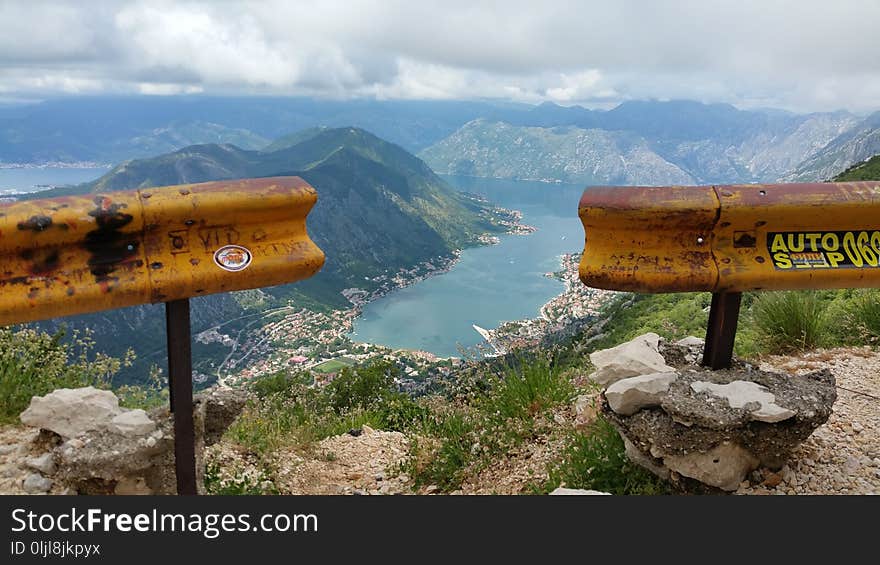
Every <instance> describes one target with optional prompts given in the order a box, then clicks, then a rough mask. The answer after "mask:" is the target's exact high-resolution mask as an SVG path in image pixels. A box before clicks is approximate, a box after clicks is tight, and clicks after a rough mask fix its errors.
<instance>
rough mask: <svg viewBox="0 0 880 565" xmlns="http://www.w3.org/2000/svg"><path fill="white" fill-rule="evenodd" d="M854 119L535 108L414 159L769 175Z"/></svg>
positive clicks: (732, 177)
mask: <svg viewBox="0 0 880 565" xmlns="http://www.w3.org/2000/svg"><path fill="white" fill-rule="evenodd" d="M566 121H567V122H568V123H564V122H566ZM857 123H858V120H857V118H855V117H854V116H852V115H851V114H849V113H846V112H835V113H820V114H807V115H796V114H790V113H787V112H780V111H765V110H761V111H744V110H738V109H736V108H734V107H733V106H730V105H726V104H700V103H698V102H691V101H672V102H652V101H649V102H626V103H624V104H621V105H620V106H618V107H616V108H614V109H613V110H609V111H607V112H603V111H595V110H586V109H584V108H577V107H575V108H561V107H559V106H555V105H552V104H542V105H541V106H537V107H535V108H534V109H533V110H532V111H530V112H520V113H518V114H517V115H516V116H515V117H514V118H511V119H506V120H494V121H488V120H480V121H475V122H470V123H468V124H466V125H464V126H462V128H460V129H459V130H458V131H456V132H455V133H453V134H452V135H450V136H449V137H447V138H446V139H444V140H442V141H440V142H438V143H436V144H434V145H433V146H431V147H429V148H427V149H425V150H424V151H423V152H422V153H421V155H422V157H424V158H425V160H426V161H427V162H428V163H429V164H430V165H431V166H432V167H434V168H435V170H437V171H441V172H450V173H458V174H472V175H475V176H492V177H500V178H536V179H543V180H560V181H572V182H586V183H590V184H600V183H601V184H604V183H611V184H638V183H650V184H667V183H675V182H683V183H690V182H706V183H711V182H757V181H775V180H777V179H778V178H780V177H781V176H783V175H785V174H787V173H789V172H790V171H792V170H793V169H794V168H795V167H796V166H798V164H800V163H802V162H803V161H805V160H807V159H809V158H811V157H813V156H814V155H816V154H817V153H818V152H819V151H820V150H821V149H822V148H823V147H825V146H826V145H827V144H828V143H829V142H831V141H832V140H834V139H835V138H837V137H838V136H839V135H841V134H842V133H845V132H847V131H848V130H849V129H850V128H852V127H854V126H855V124H857ZM571 126H574V127H571ZM560 127H562V128H563V129H560Z"/></svg>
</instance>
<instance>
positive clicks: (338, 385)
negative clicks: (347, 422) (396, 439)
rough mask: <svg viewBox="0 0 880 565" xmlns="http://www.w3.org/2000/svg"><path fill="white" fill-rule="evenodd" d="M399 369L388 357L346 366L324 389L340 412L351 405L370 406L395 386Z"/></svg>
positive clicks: (331, 403)
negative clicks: (369, 363)
mask: <svg viewBox="0 0 880 565" xmlns="http://www.w3.org/2000/svg"><path fill="white" fill-rule="evenodd" d="M399 373H400V371H399V369H398V368H397V366H396V365H393V364H391V363H388V362H385V361H381V362H377V363H373V364H371V365H367V366H365V367H358V368H356V369H353V368H345V369H342V371H340V372H339V374H338V375H337V376H336V378H334V379H333V381H331V382H330V384H328V385H327V386H326V387H325V389H324V390H325V392H326V394H327V395H328V398H329V402H330V405H331V406H332V407H333V409H334V410H336V412H337V413H342V412H345V411H346V410H349V409H352V408H369V407H370V406H373V405H375V404H376V403H378V402H379V401H381V400H382V399H383V398H385V396H386V395H387V394H388V393H389V392H390V391H391V390H392V389H393V388H394V378H395V377H397V376H398V375H399Z"/></svg>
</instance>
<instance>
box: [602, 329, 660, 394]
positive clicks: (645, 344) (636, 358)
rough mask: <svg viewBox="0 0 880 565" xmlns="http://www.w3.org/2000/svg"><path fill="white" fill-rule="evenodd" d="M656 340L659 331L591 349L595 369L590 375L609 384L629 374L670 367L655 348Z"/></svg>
mask: <svg viewBox="0 0 880 565" xmlns="http://www.w3.org/2000/svg"><path fill="white" fill-rule="evenodd" d="M659 342H660V336H659V335H657V334H655V333H647V334H644V335H641V336H639V337H637V338H635V339H634V340H632V341H628V342H626V343H622V344H620V345H618V346H617V347H612V348H611V349H603V350H601V351H595V352H593V353H591V354H590V362H591V363H592V364H593V366H594V367H595V368H596V371H595V372H594V373H593V374H592V375H590V379H591V380H592V381H594V382H596V383H598V384H600V385H602V386H608V385H611V384H614V383H615V382H617V381H619V380H621V379H625V378H628V377H637V376H639V375H647V374H650V373H667V372H670V371H672V370H673V369H672V367H670V366H668V365H667V364H666V360H665V359H664V358H663V356H662V355H660V352H659V351H658V349H657V347H658V344H659Z"/></svg>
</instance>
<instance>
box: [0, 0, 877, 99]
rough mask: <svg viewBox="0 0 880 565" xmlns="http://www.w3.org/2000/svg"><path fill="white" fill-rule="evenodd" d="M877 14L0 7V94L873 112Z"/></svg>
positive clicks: (434, 6) (782, 8)
mask: <svg viewBox="0 0 880 565" xmlns="http://www.w3.org/2000/svg"><path fill="white" fill-rule="evenodd" d="M878 21H880V2H877V0H836V1H835V2H827V1H825V0H801V1H800V2H796V3H793V2H789V1H782V0H736V1H734V0H718V1H714V2H705V1H703V0H664V1H654V2H644V1H640V0H617V1H615V2H601V3H600V2H583V1H575V0H570V1H568V0H544V1H542V2H539V3H535V2H534V1H532V0H529V1H525V0H507V1H503V2H501V1H488V2H470V1H464V0H445V1H442V2H441V1H439V0H424V1H421V2H412V1H404V0H348V1H342V0H337V1H331V0H323V1H315V0H299V1H289V0H263V1H256V2H255V1H245V0H220V1H213V2H208V1H194V0H192V1H191V0H184V1H179V2H171V1H157V0H116V1H107V2H73V1H71V2H61V1H52V2H39V3H38V2H30V1H25V0H6V1H5V2H3V3H2V5H0V81H2V82H0V91H2V92H4V93H5V94H6V95H7V97H8V96H9V95H18V96H21V97H29V96H34V95H51V94H53V93H56V92H94V91H109V92H151V93H174V92H202V91H203V92H207V93H211V92H223V93H243V94H247V93H279V94H287V93H289V94H310V95H317V96H333V97H347V96H365V95H366V96H377V97H381V98H440V99H448V98H475V97H498V98H509V99H514V100H521V101H530V102H536V101H541V100H554V101H558V102H561V103H586V104H587V105H600V104H607V103H608V102H609V101H612V100H620V99H627V98H645V97H653V98H694V99H700V100H705V101H721V102H732V103H735V104H740V105H764V106H774V105H775V106H781V107H787V108H791V109H798V110H827V109H836V108H841V107H845V108H849V109H852V110H857V111H865V110H876V109H878V108H880V96H878V92H880V85H878V83H880V57H878V56H877V53H878V52H880V35H878V34H877V32H876V29H875V28H876V22H878Z"/></svg>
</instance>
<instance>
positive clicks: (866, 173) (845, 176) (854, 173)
mask: <svg viewBox="0 0 880 565" xmlns="http://www.w3.org/2000/svg"><path fill="white" fill-rule="evenodd" d="M834 180H835V181H836V182H845V181H858V180H880V155H874V156H873V157H871V158H870V159H868V160H867V161H864V162H862V163H859V164H857V165H853V166H852V167H850V168H848V169H847V170H845V171H843V172H842V173H840V174H839V175H837V176H836V177H834Z"/></svg>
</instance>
